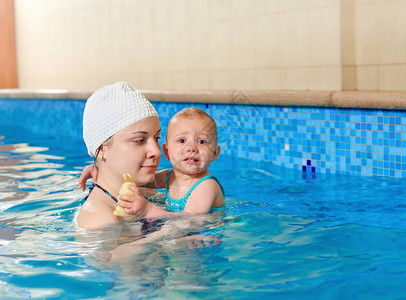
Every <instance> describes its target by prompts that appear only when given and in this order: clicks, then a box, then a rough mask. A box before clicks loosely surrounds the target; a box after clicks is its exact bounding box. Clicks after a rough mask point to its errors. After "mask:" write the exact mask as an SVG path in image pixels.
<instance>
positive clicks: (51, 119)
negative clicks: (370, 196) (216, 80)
mask: <svg viewBox="0 0 406 300" xmlns="http://www.w3.org/2000/svg"><path fill="white" fill-rule="evenodd" d="M84 105H85V101H81V100H57V101H56V100H24V99H22V100H13V99H0V107H1V110H0V118H1V119H3V120H4V118H6V119H7V118H8V119H9V120H10V122H18V123H19V125H20V126H28V127H29V128H31V130H33V131H38V132H42V133H49V134H62V133H63V134H64V135H66V134H68V135H74V136H82V112H83V108H84ZM153 105H154V106H155V107H156V109H157V111H158V113H159V115H160V119H161V126H162V131H163V133H162V137H164V136H165V132H166V124H167V123H168V121H169V119H170V118H171V117H172V116H173V115H174V114H175V113H176V112H177V111H179V110H181V109H182V108H184V107H188V106H195V107H199V108H202V109H203V110H205V111H206V112H207V113H209V114H210V115H211V116H212V117H213V118H214V119H215V120H216V122H217V126H218V131H219V144H220V145H221V147H222V154H228V155H232V156H235V157H241V158H246V159H249V160H252V161H259V162H266V163H267V162H269V163H272V164H275V165H279V166H283V167H287V168H291V169H297V170H301V171H303V172H305V173H306V174H310V175H313V174H317V173H327V174H329V173H331V174H347V175H361V176H389V177H406V111H404V110H385V109H383V110H379V109H353V108H351V109H347V108H326V107H281V106H269V105H249V104H248V105H247V104H243V105H240V104H201V103H198V104H196V103H194V104H190V103H167V102H153ZM14 120H15V121H14ZM0 135H1V133H0Z"/></svg>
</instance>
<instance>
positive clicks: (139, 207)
mask: <svg viewBox="0 0 406 300" xmlns="http://www.w3.org/2000/svg"><path fill="white" fill-rule="evenodd" d="M128 188H129V189H130V190H132V191H133V192H134V194H135V195H134V196H129V195H122V196H120V197H119V200H126V201H128V202H124V201H119V202H118V205H120V206H121V207H122V208H124V211H125V212H126V213H127V214H130V215H135V216H137V217H139V218H147V219H159V218H163V217H166V216H174V215H175V214H173V213H170V212H167V211H166V210H163V209H161V208H159V207H158V206H155V205H153V204H152V203H150V202H149V201H148V200H147V199H145V197H144V196H143V195H142V194H141V192H140V190H139V189H138V188H137V187H136V186H134V185H130V186H128Z"/></svg>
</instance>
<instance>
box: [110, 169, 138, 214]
mask: <svg viewBox="0 0 406 300" xmlns="http://www.w3.org/2000/svg"><path fill="white" fill-rule="evenodd" d="M123 177H124V183H123V184H122V185H121V188H120V191H119V195H118V197H120V196H121V195H129V196H134V192H133V191H132V190H130V189H129V188H128V186H129V185H135V186H136V184H135V183H134V180H133V178H132V177H131V175H130V174H128V173H126V174H124V175H123ZM119 201H124V202H128V201H125V200H120V199H119ZM113 214H114V215H115V216H119V217H133V218H136V216H134V215H129V214H127V213H126V212H125V211H124V208H122V207H121V206H120V205H117V206H116V209H115V210H114V211H113Z"/></svg>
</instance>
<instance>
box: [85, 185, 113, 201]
mask: <svg viewBox="0 0 406 300" xmlns="http://www.w3.org/2000/svg"><path fill="white" fill-rule="evenodd" d="M94 187H98V188H99V189H101V190H102V191H103V192H105V193H106V195H108V196H110V198H111V199H113V200H114V202H116V203H118V201H117V199H116V197H114V196H113V195H112V194H110V193H109V192H108V191H107V190H105V189H104V188H102V187H101V186H100V185H98V184H97V183H93V185H92V187H91V188H90V189H89V194H90V193H91V192H92V190H93V188H94Z"/></svg>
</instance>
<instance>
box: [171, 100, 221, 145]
mask: <svg viewBox="0 0 406 300" xmlns="http://www.w3.org/2000/svg"><path fill="white" fill-rule="evenodd" d="M194 118H202V119H203V118H208V119H209V120H210V125H211V124H212V125H211V126H213V134H214V141H215V144H216V145H217V125H216V122H215V121H214V120H213V118H212V117H210V115H209V114H207V113H206V112H205V111H204V110H202V109H200V108H197V107H186V108H184V109H182V110H180V111H178V112H177V113H176V114H175V115H174V116H173V117H172V118H171V120H170V121H169V123H168V128H169V125H170V124H171V121H172V120H175V119H194Z"/></svg>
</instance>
